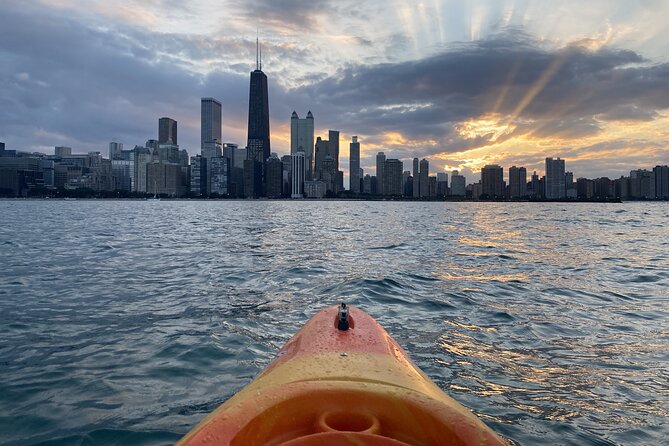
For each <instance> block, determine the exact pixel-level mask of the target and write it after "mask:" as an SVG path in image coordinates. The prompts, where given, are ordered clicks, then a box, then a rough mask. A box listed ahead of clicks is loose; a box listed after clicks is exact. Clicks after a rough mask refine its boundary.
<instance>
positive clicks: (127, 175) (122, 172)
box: [111, 158, 135, 192]
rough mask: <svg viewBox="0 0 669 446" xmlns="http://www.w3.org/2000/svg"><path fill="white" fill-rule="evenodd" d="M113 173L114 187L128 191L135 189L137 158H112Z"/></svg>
mask: <svg viewBox="0 0 669 446" xmlns="http://www.w3.org/2000/svg"><path fill="white" fill-rule="evenodd" d="M111 168H112V175H113V177H114V189H115V190H122V191H126V192H132V191H133V190H135V160H134V159H118V158H117V159H112V160H111Z"/></svg>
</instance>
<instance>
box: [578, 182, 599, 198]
mask: <svg viewBox="0 0 669 446" xmlns="http://www.w3.org/2000/svg"><path fill="white" fill-rule="evenodd" d="M576 196H577V198H579V199H585V200H589V199H590V198H592V197H594V196H595V182H594V181H592V180H589V179H587V178H578V179H577V180H576Z"/></svg>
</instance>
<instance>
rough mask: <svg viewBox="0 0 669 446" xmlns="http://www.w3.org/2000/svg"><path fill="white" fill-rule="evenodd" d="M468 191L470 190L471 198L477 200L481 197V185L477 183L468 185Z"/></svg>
mask: <svg viewBox="0 0 669 446" xmlns="http://www.w3.org/2000/svg"><path fill="white" fill-rule="evenodd" d="M469 189H470V190H471V198H473V199H474V200H478V199H480V198H481V195H483V184H482V183H481V182H480V181H479V182H478V183H474V184H470V185H469Z"/></svg>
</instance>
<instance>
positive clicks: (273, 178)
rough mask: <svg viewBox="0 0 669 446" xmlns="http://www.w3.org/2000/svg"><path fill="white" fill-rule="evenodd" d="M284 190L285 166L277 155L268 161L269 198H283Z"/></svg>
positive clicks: (274, 154) (272, 155) (271, 156)
mask: <svg viewBox="0 0 669 446" xmlns="http://www.w3.org/2000/svg"><path fill="white" fill-rule="evenodd" d="M282 189H283V164H282V163H281V160H280V159H279V156H278V155H277V154H276V153H272V154H271V155H270V157H269V159H268V160H267V197H268V198H281V195H282Z"/></svg>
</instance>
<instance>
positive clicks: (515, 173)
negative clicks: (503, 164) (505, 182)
mask: <svg viewBox="0 0 669 446" xmlns="http://www.w3.org/2000/svg"><path fill="white" fill-rule="evenodd" d="M526 195H527V169H525V168H524V167H516V166H511V167H509V198H521V197H524V196H526Z"/></svg>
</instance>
